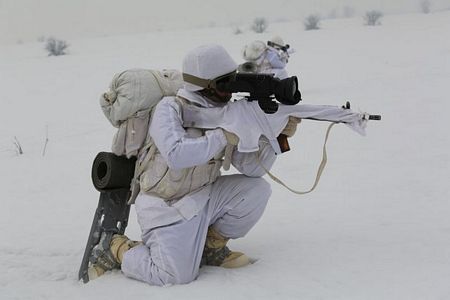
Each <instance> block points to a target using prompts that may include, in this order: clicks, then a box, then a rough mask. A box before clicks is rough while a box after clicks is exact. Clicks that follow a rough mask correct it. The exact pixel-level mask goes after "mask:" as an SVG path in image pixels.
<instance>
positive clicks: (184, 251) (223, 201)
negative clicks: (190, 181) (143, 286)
mask: <svg viewBox="0 0 450 300" xmlns="http://www.w3.org/2000/svg"><path fill="white" fill-rule="evenodd" d="M269 196H270V186H269V184H268V183H267V182H266V181H265V180H264V179H262V178H251V177H246V176H244V175H230V176H222V177H220V178H219V179H218V180H217V181H216V182H215V183H214V184H213V186H212V191H211V194H210V199H209V201H208V203H207V204H206V205H205V207H204V208H203V209H202V210H201V211H200V212H199V213H198V215H197V216H195V217H193V218H192V219H190V220H182V221H179V222H176V223H173V224H169V225H166V226H160V227H156V228H152V229H150V230H145V231H143V233H142V241H143V242H144V245H140V246H137V247H134V248H132V249H130V250H129V251H127V252H126V253H125V255H124V258H123V262H122V271H123V273H124V274H125V275H127V276H129V277H132V278H135V279H138V280H141V281H144V282H147V283H149V284H152V285H166V284H180V283H188V282H191V281H193V280H194V279H195V278H196V277H197V276H198V271H199V267H200V261H201V257H202V253H203V247H204V245H205V240H206V233H207V231H208V227H209V226H210V225H213V226H214V228H215V229H216V230H217V231H218V232H219V233H221V234H222V235H223V236H225V237H228V238H238V237H242V236H244V235H245V234H246V233H247V232H248V231H249V230H250V229H251V228H252V227H253V226H254V225H255V223H256V222H257V221H258V219H259V218H260V217H261V215H262V213H263V211H264V208H265V206H266V204H267V200H268V198H269ZM138 216H139V214H138ZM140 223H141V222H140Z"/></svg>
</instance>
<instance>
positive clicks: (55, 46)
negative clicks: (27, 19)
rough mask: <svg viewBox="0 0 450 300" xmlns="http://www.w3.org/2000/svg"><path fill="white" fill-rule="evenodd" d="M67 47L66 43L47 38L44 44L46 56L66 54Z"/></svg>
mask: <svg viewBox="0 0 450 300" xmlns="http://www.w3.org/2000/svg"><path fill="white" fill-rule="evenodd" d="M67 47H69V44H68V43H67V42H66V41H63V40H58V39H55V38H48V39H47V43H46V44H45V49H46V50H47V51H48V56H52V55H53V56H59V55H64V54H66V52H65V50H66V49H67Z"/></svg>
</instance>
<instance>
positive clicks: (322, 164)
mask: <svg viewBox="0 0 450 300" xmlns="http://www.w3.org/2000/svg"><path fill="white" fill-rule="evenodd" d="M335 124H337V123H331V124H330V126H328V129H327V132H326V134H325V141H324V143H323V148H322V161H321V162H320V165H319V168H318V169H317V175H316V180H315V181H314V184H313V186H312V187H311V188H310V189H309V190H307V191H297V190H294V189H292V188H290V187H288V186H287V185H286V184H285V183H284V182H283V181H281V179H279V178H278V177H276V176H275V175H273V174H272V173H271V172H270V171H269V170H268V169H267V168H266V167H264V165H263V164H262V162H261V160H260V158H259V153H257V156H256V157H257V160H258V162H259V164H260V165H261V167H262V168H263V169H264V171H266V173H267V175H269V177H270V178H271V179H272V180H273V181H275V182H276V183H279V184H281V185H282V186H284V187H285V188H286V189H288V190H289V191H291V192H293V193H294V194H298V195H304V194H308V193H310V192H312V191H313V190H314V189H315V188H316V186H317V184H318V183H319V180H320V176H321V175H322V172H323V170H324V169H325V165H326V164H327V160H328V158H327V148H326V146H327V141H328V136H329V135H330V131H331V128H332V127H333V126H334V125H335Z"/></svg>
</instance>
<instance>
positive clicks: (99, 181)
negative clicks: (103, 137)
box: [91, 152, 136, 191]
mask: <svg viewBox="0 0 450 300" xmlns="http://www.w3.org/2000/svg"><path fill="white" fill-rule="evenodd" d="M135 163H136V158H134V157H132V158H127V157H126V156H117V155H115V154H114V153H110V152H100V153H98V154H97V156H96V157H95V159H94V163H93V165H92V173H91V177H92V183H93V184H94V186H95V188H96V189H97V190H99V191H103V190H111V189H118V188H129V187H130V184H131V180H132V179H133V176H134V167H135Z"/></svg>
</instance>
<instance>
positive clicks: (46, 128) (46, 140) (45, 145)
mask: <svg viewBox="0 0 450 300" xmlns="http://www.w3.org/2000/svg"><path fill="white" fill-rule="evenodd" d="M47 144H48V125H47V126H45V143H44V149H43V150H42V156H45V150H46V149H47Z"/></svg>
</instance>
